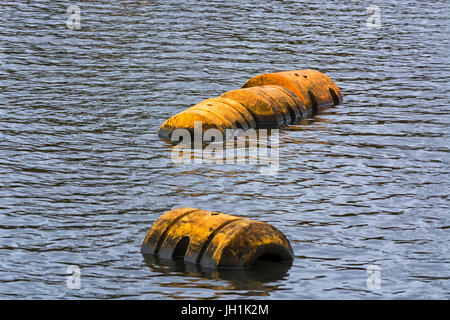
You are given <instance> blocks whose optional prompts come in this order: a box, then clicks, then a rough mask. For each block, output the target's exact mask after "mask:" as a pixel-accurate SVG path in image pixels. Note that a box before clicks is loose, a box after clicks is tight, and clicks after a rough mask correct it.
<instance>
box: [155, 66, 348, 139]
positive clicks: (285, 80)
mask: <svg viewBox="0 0 450 320" xmlns="http://www.w3.org/2000/svg"><path fill="white" fill-rule="evenodd" d="M342 102H343V96H342V92H341V90H340V89H339V87H338V86H337V85H336V84H335V83H334V82H333V80H331V79H330V78H329V77H328V76H327V75H325V74H323V73H321V72H319V71H316V70H294V71H282V72H276V73H267V74H261V75H257V76H255V77H253V78H251V79H250V80H248V81H247V82H246V83H245V84H244V85H243V86H242V88H240V89H236V90H231V91H228V92H226V93H224V94H222V95H221V96H220V97H216V98H211V99H206V100H204V101H202V102H200V103H198V104H196V105H194V106H192V107H190V108H188V109H186V110H184V111H182V112H180V113H178V114H176V115H174V116H172V117H170V118H169V119H168V120H167V121H165V122H164V123H163V124H162V125H161V127H160V128H159V131H158V135H159V137H161V138H162V139H164V140H169V141H170V140H171V136H172V133H173V131H174V130H176V129H186V130H188V131H189V132H190V133H191V134H192V133H193V132H194V123H195V122H197V121H201V123H202V128H201V129H202V132H205V131H206V130H208V129H212V128H214V129H218V130H219V131H220V132H221V133H222V134H223V135H224V136H225V131H226V130H227V129H242V130H243V131H246V130H248V129H275V128H279V127H281V126H283V125H288V124H291V123H294V122H296V121H299V120H301V119H304V118H307V117H311V116H314V115H316V114H318V113H319V112H321V111H322V110H324V109H326V108H329V107H331V106H335V105H338V104H341V103H342Z"/></svg>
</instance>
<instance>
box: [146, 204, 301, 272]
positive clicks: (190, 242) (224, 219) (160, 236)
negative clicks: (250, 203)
mask: <svg viewBox="0 0 450 320" xmlns="http://www.w3.org/2000/svg"><path fill="white" fill-rule="evenodd" d="M142 253H143V254H144V255H152V256H157V257H159V258H162V259H177V258H178V259H184V261H185V262H189V263H193V264H197V265H200V266H202V267H207V268H250V267H251V266H252V265H253V264H254V263H255V262H256V261H257V260H258V259H259V260H271V261H280V262H281V261H284V262H289V261H292V260H293V259H294V254H293V251H292V247H291V245H290V243H289V241H288V239H287V238H286V237H285V236H284V234H283V233H281V231H279V230H278V229H277V228H275V227H273V226H272V225H270V224H268V223H265V222H260V221H254V220H249V219H245V218H242V217H237V216H232V215H228V214H224V213H220V212H210V211H204V210H200V209H195V208H179V209H174V210H171V211H168V212H166V213H165V214H164V215H162V216H161V217H160V218H159V219H158V220H156V221H155V223H154V224H153V226H152V227H151V228H150V230H149V231H148V233H147V235H146V237H145V239H144V242H143V244H142Z"/></svg>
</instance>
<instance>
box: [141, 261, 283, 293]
mask: <svg viewBox="0 0 450 320" xmlns="http://www.w3.org/2000/svg"><path fill="white" fill-rule="evenodd" d="M144 261H145V264H146V265H147V266H148V268H149V269H150V271H151V273H152V274H153V275H154V274H157V275H164V276H169V277H173V281H170V282H167V283H166V284H165V286H167V287H173V288H179V287H189V288H193V287H196V288H202V287H203V286H204V283H203V282H198V281H197V280H198V279H207V280H214V283H216V284H213V285H212V288H213V289H214V290H215V291H216V292H217V295H216V296H215V297H214V298H219V297H223V295H224V294H226V292H227V291H234V290H237V291H243V292H246V293H245V294H244V295H245V296H250V297H251V296H269V295H270V292H271V291H273V290H277V289H279V288H280V287H281V286H282V283H283V282H282V281H283V280H284V279H286V277H287V276H288V272H289V269H290V267H291V265H292V263H280V262H272V261H265V260H259V261H257V262H256V263H255V264H254V265H253V266H252V268H249V269H208V268H202V267H201V266H200V265H196V264H192V263H186V262H184V261H183V260H182V259H177V260H168V259H160V258H158V257H154V256H152V255H144ZM179 277H183V278H184V277H190V278H193V279H195V280H193V281H190V282H189V283H188V284H186V283H185V282H178V281H177V280H179ZM225 297H226V296H225ZM173 298H176V296H174V297H173Z"/></svg>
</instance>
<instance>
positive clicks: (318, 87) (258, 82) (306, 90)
mask: <svg viewBox="0 0 450 320" xmlns="http://www.w3.org/2000/svg"><path fill="white" fill-rule="evenodd" d="M266 85H277V86H280V87H283V88H285V89H287V90H290V91H292V92H294V93H295V94H296V95H297V97H298V98H299V99H301V100H302V101H303V103H304V104H305V105H306V108H307V109H308V110H309V112H310V113H312V114H313V115H315V114H317V113H318V112H320V111H321V110H322V109H324V108H328V107H331V106H333V105H338V104H341V103H342V102H343V97H342V93H341V90H340V89H339V87H338V86H337V85H336V84H335V83H334V82H333V80H331V79H330V78H329V77H327V76H326V75H325V74H323V73H321V72H319V71H316V70H294V71H282V72H276V73H266V74H261V75H257V76H255V77H253V78H251V79H250V80H248V81H247V82H246V83H245V84H244V85H243V86H242V88H250V87H258V86H266Z"/></svg>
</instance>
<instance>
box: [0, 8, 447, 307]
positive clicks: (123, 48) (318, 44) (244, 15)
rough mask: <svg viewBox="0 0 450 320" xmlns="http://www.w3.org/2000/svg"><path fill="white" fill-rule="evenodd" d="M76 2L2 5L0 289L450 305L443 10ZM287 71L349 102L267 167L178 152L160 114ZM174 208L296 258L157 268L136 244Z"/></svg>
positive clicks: (36, 293) (298, 135) (307, 124)
mask: <svg viewBox="0 0 450 320" xmlns="http://www.w3.org/2000/svg"><path fill="white" fill-rule="evenodd" d="M71 4H72V3H68V2H67V1H2V2H1V10H0V17H1V18H0V20H1V21H2V23H0V298H73V297H74V298H124V299H125V298H139V299H155V298H180V297H183V298H193V299H203V298H214V297H226V298H232V299H237V298H249V297H256V298H259V297H262V298H265V297H269V298H271V299H299V298H306V299H309V298H312V299H317V298H322V299H333V298H339V299H346V298H350V299H354V298H373V297H376V298H379V297H381V298H386V299H388V298H450V271H449V270H450V268H449V265H450V246H449V245H448V244H449V243H450V234H449V228H450V216H449V214H448V213H449V192H448V190H450V184H449V183H450V174H449V172H450V166H449V159H450V156H449V154H450V152H449V134H450V132H449V128H450V108H449V106H450V97H449V92H450V63H449V58H448V52H450V43H449V42H450V41H449V37H448V34H449V33H450V26H449V21H450V20H449V19H448V16H449V14H448V1H445V0H442V1H431V2H430V1H419V0H417V1H414V0H411V1H410V0H408V1H406V0H400V1H391V0H386V1H384V0H374V1H373V2H372V1H371V3H370V4H367V3H366V2H361V1H328V0H311V1H303V2H300V1H265V2H264V5H261V1H227V2H224V1H205V0H200V1H175V0H167V1H132V0H121V1H106V0H105V1H80V2H79V6H80V10H81V12H80V15H81V20H80V23H81V25H80V27H81V29H80V30H70V29H68V28H67V26H66V21H67V18H68V14H67V13H66V10H67V7H68V6H69V5H71ZM369 5H377V6H379V8H380V14H381V27H380V28H379V29H370V28H368V27H367V20H368V12H367V7H368V6H369ZM294 69H316V70H319V71H321V72H323V73H325V74H327V75H328V76H330V77H331V78H332V79H333V80H334V81H335V82H336V84H337V85H338V86H339V87H340V88H341V89H342V92H343V95H344V103H343V104H342V105H339V106H337V107H336V108H331V109H328V110H326V112H324V113H322V114H319V115H317V116H316V117H315V118H313V119H307V120H305V121H302V122H300V123H296V124H293V125H290V126H285V127H283V128H280V132H279V139H280V144H279V166H278V171H277V173H276V174H275V175H262V174H261V172H260V169H261V167H262V166H261V165H259V164H239V163H233V164H226V163H225V164H214V163H213V164H176V163H174V162H173V161H172V159H171V151H172V149H171V146H170V145H169V144H167V143H166V142H164V141H161V139H159V138H158V136H157V131H158V128H159V127H160V125H161V124H162V123H163V122H164V121H165V120H166V119H168V118H169V117H170V116H172V115H174V114H175V113H178V112H180V111H182V110H184V109H186V108H188V107H190V106H192V105H194V104H196V103H198V102H200V101H202V100H204V99H206V98H210V97H215V96H218V95H220V94H222V93H224V92H226V91H228V90H232V89H236V88H238V87H240V86H241V85H242V84H244V83H245V82H246V81H247V80H248V79H250V78H251V77H253V76H255V75H256V74H260V73H264V72H274V71H281V70H294ZM176 207H194V208H200V209H204V210H210V211H219V212H223V213H228V214H233V215H239V216H242V217H245V218H250V219H255V220H261V221H266V222H268V223H270V224H272V225H274V226H275V227H277V228H278V229H280V231H282V232H283V233H284V234H285V235H286V237H287V238H288V239H289V240H290V242H291V244H292V247H293V250H294V254H295V260H294V261H293V264H292V266H291V267H290V268H289V269H288V270H286V271H285V272H286V273H283V272H281V274H280V277H279V278H277V277H276V276H274V278H273V279H272V278H270V277H269V275H271V274H272V272H271V271H270V272H269V271H267V270H268V269H267V268H265V269H264V271H261V272H259V271H258V272H256V271H255V273H254V271H243V272H244V273H245V276H244V275H239V276H237V278H234V277H236V275H233V276H231V275H230V276H229V277H228V276H227V275H222V273H221V274H220V275H219V274H216V275H214V273H213V275H207V274H203V272H204V271H203V270H202V271H189V269H188V267H187V266H186V267H185V269H186V270H185V271H176V269H174V268H172V267H170V266H167V267H165V266H161V265H160V266H159V268H161V270H164V272H162V271H155V270H153V269H152V268H150V267H149V266H147V264H146V263H145V262H144V261H143V259H142V255H141V252H140V247H141V244H142V241H143V239H144V237H145V234H146V232H147V230H148V228H149V227H150V226H151V224H152V223H153V222H154V221H155V220H156V219H157V218H159V217H160V216H161V214H163V213H164V212H166V211H168V210H171V209H173V208H176ZM69 265H77V266H79V267H80V271H81V289H80V290H69V289H68V288H67V287H66V279H67V278H66V277H67V274H66V269H67V266H69ZM370 265H377V266H379V268H380V270H381V288H380V289H379V290H378V291H377V290H370V289H369V288H368V287H367V285H366V280H367V278H368V274H367V267H368V266H370ZM154 267H155V268H157V267H158V264H155V266H154ZM190 272H192V273H194V274H197V275H195V276H191V275H187V273H190ZM225 273H226V272H225ZM266 275H267V276H268V278H267V279H261V278H258V277H266ZM275 275H276V272H275ZM233 279H238V280H233ZM261 295H262V296H261Z"/></svg>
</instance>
